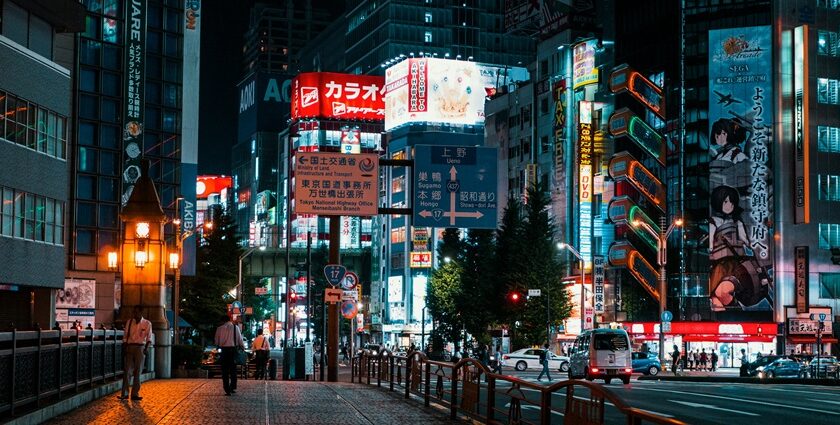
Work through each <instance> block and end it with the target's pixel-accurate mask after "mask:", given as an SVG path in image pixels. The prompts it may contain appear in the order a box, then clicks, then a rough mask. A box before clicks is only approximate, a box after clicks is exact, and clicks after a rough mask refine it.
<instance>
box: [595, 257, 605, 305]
mask: <svg viewBox="0 0 840 425" xmlns="http://www.w3.org/2000/svg"><path fill="white" fill-rule="evenodd" d="M604 262H605V261H604V256H603V255H596V256H595V257H594V259H593V262H592V267H593V274H592V281H593V285H594V286H593V288H592V289H593V291H594V292H595V313H603V312H604V303H605V299H604Z"/></svg>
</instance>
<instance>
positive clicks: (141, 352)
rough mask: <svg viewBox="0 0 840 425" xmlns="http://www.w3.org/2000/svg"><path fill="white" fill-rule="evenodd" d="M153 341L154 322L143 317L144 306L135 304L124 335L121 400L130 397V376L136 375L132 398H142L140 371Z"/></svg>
mask: <svg viewBox="0 0 840 425" xmlns="http://www.w3.org/2000/svg"><path fill="white" fill-rule="evenodd" d="M151 343H152V322H150V321H148V320H146V319H144V318H143V307H141V306H139V305H135V306H134V310H133V311H132V318H131V319H129V321H128V323H126V325H125V335H124V336H123V354H124V357H123V369H124V370H123V385H122V394H121V395H120V396H119V399H120V400H125V399H127V398H128V378H129V377H130V376H133V377H134V385H133V386H132V387H131V399H132V400H138V401H139V400H142V399H143V397H140V371H141V370H143V360H144V358H145V357H146V354H147V353H148V352H149V345H150V344H151Z"/></svg>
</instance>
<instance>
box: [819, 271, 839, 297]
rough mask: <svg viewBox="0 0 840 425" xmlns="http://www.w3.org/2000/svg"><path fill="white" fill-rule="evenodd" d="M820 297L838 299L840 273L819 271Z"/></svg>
mask: <svg viewBox="0 0 840 425" xmlns="http://www.w3.org/2000/svg"><path fill="white" fill-rule="evenodd" d="M820 298H829V299H840V273H820Z"/></svg>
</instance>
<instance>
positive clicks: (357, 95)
mask: <svg viewBox="0 0 840 425" xmlns="http://www.w3.org/2000/svg"><path fill="white" fill-rule="evenodd" d="M292 88H293V90H292V119H293V120H297V119H301V118H329V119H339V120H367V121H384V120H385V92H384V88H385V77H377V76H371V75H354V74H338V73H334V72H306V73H303V74H298V76H297V77H295V78H294V79H293V80H292Z"/></svg>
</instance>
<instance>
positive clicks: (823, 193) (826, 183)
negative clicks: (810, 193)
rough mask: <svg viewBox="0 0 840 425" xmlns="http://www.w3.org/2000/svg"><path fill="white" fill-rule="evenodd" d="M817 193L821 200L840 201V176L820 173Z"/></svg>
mask: <svg viewBox="0 0 840 425" xmlns="http://www.w3.org/2000/svg"><path fill="white" fill-rule="evenodd" d="M817 193H818V194H819V195H818V199H819V200H820V201H840V176H831V175H822V174H821V175H819V176H818V178H817Z"/></svg>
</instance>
